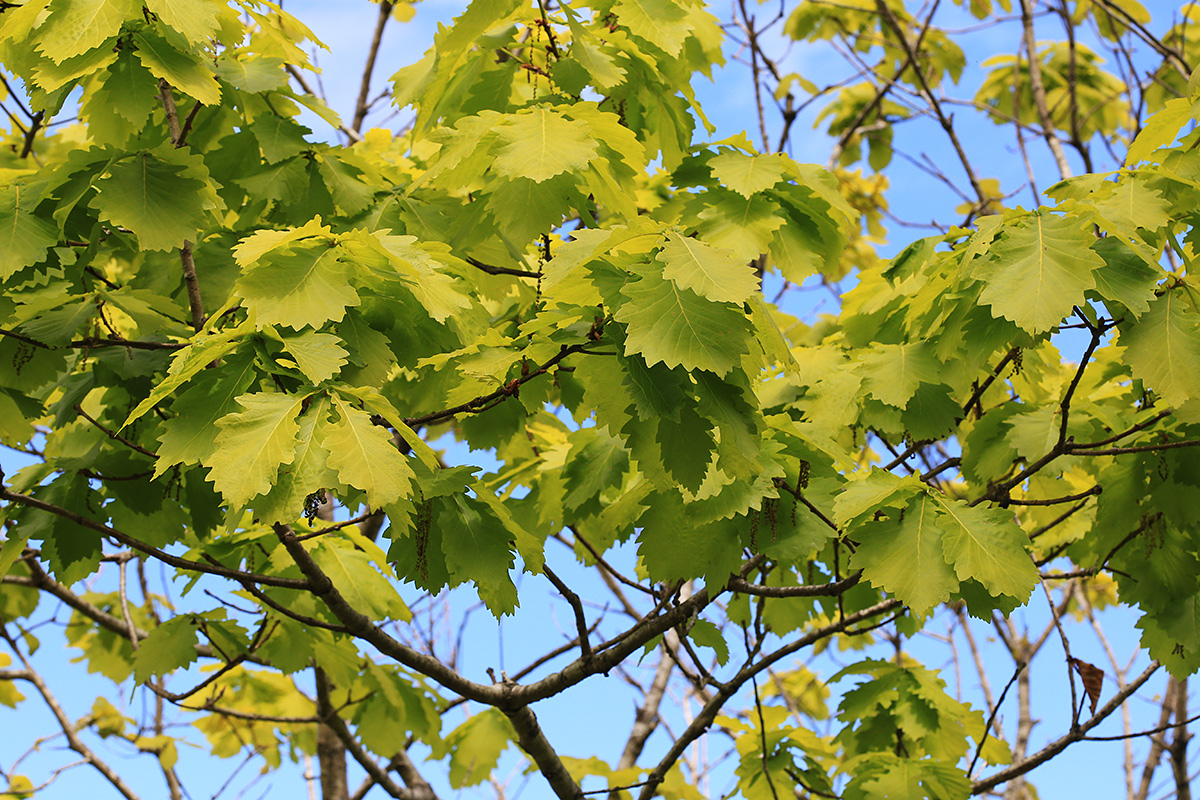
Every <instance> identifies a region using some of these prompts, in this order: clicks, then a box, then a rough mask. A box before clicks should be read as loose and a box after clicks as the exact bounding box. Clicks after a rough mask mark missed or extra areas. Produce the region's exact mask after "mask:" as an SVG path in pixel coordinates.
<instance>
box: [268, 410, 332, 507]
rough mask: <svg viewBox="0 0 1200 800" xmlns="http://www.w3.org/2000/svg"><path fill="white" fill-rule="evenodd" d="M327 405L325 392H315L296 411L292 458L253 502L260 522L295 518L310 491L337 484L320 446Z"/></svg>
mask: <svg viewBox="0 0 1200 800" xmlns="http://www.w3.org/2000/svg"><path fill="white" fill-rule="evenodd" d="M331 405H332V404H331V402H330V400H329V397H328V396H326V395H318V396H316V397H312V398H310V402H309V404H308V407H307V408H305V409H304V413H302V414H301V415H300V420H299V424H300V428H299V430H298V431H297V433H296V452H295V454H294V455H293V457H292V460H291V461H290V462H289V463H288V465H287V466H286V467H284V468H282V469H280V470H279V477H278V479H277V480H276V481H275V485H274V486H272V487H271V490H270V492H268V493H267V494H266V495H265V496H260V497H257V498H255V499H254V502H253V506H254V513H255V514H256V515H257V516H258V518H259V519H260V520H261V521H262V522H263V523H264V524H267V525H269V524H273V523H275V522H284V523H288V524H290V523H293V522H295V521H296V520H297V519H299V517H300V515H301V514H302V513H303V512H304V511H305V504H306V502H307V501H308V498H309V497H310V496H311V495H313V494H314V493H315V492H318V491H320V490H322V489H331V488H333V487H335V486H338V485H339V480H338V475H337V473H336V472H335V471H334V470H333V469H332V468H330V466H329V464H328V459H329V452H328V451H327V450H326V449H325V448H324V446H323V442H324V439H325V437H326V436H327V435H328V433H329V429H330V427H331V425H332V423H331V422H330V419H329V412H330V408H331Z"/></svg>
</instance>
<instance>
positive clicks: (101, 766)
mask: <svg viewBox="0 0 1200 800" xmlns="http://www.w3.org/2000/svg"><path fill="white" fill-rule="evenodd" d="M0 637H3V638H4V640H5V641H6V642H8V646H9V648H10V649H12V651H13V653H14V654H15V655H16V656H17V658H19V659H20V660H21V663H22V664H23V665H24V666H25V669H24V672H25V674H24V675H22V676H21V677H22V678H23V679H24V680H26V681H28V682H29V683H31V684H33V687H34V688H35V689H37V692H38V694H40V695H41V696H42V700H43V701H45V703H46V706H47V707H48V708H49V709H50V713H51V714H53V715H54V719H55V720H56V721H57V722H58V727H59V728H61V729H62V732H63V735H64V736H66V737H67V745H68V746H69V747H70V748H71V749H72V750H74V751H75V752H76V753H78V754H79V755H80V756H81V757H82V758H83V759H84V761H86V762H87V763H88V764H91V765H92V767H93V768H95V770H96V771H97V772H99V773H100V774H101V775H103V776H104V778H105V780H107V781H108V782H109V783H111V784H112V786H113V788H114V789H116V790H117V791H118V792H120V793H121V796H122V797H124V798H125V800H140V798H139V797H138V796H137V795H136V794H135V793H134V791H133V789H131V788H129V785H128V784H126V783H125V781H123V780H121V776H120V775H118V774H117V772H116V770H114V769H113V768H112V767H110V766H109V765H108V764H107V763H105V762H104V761H103V760H101V759H100V757H99V756H97V755H96V754H95V753H94V752H93V751H92V749H91V748H90V747H88V746H87V744H85V743H84V741H83V740H82V739H80V738H79V732H78V731H77V730H76V729H75V725H74V723H72V722H71V720H70V718H69V717H68V716H67V714H66V712H65V711H63V708H62V706H60V705H59V704H58V700H56V699H55V697H54V695H53V694H51V693H50V689H49V687H47V686H46V682H45V681H43V680H42V676H41V675H39V674H38V673H37V670H35V669H34V668H33V666H32V665H31V664H30V663H29V660H28V659H26V658H25V654H24V653H22V652H21V650H20V648H19V647H17V643H16V642H15V641H13V639H12V637H11V636H10V635H9V633H8V627H7V626H0Z"/></svg>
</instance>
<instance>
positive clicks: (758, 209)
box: [697, 189, 786, 264]
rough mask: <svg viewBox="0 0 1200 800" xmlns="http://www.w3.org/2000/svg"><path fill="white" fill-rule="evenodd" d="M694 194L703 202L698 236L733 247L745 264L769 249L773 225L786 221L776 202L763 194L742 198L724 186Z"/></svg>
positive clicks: (728, 247)
mask: <svg viewBox="0 0 1200 800" xmlns="http://www.w3.org/2000/svg"><path fill="white" fill-rule="evenodd" d="M698 198H699V202H702V203H703V205H704V207H703V209H702V210H699V213H698V214H697V216H698V217H699V218H700V220H701V222H700V225H699V230H700V237H701V238H702V239H704V240H705V241H706V242H708V243H709V244H712V245H715V246H717V247H721V248H724V249H726V250H731V251H733V254H734V256H736V257H737V258H739V259H741V260H743V261H745V262H746V263H747V264H748V263H750V262H751V261H753V260H754V259H756V258H758V257H759V256H760V255H762V254H763V253H766V252H767V251H768V250H770V248H771V244H772V243H773V242H774V241H775V231H776V229H778V228H780V227H781V226H783V225H784V223H785V222H786V219H785V218H784V216H783V214H782V213H781V212H782V210H783V209H782V208H781V207H780V205H779V203H777V202H776V201H774V200H772V199H769V198H768V197H767V196H766V195H761V194H758V195H754V196H753V197H749V198H746V197H742V196H740V195H737V194H734V193H733V192H730V191H727V190H724V189H711V190H709V191H708V192H706V193H705V194H704V195H699V196H698Z"/></svg>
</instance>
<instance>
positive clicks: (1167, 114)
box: [1125, 97, 1197, 166]
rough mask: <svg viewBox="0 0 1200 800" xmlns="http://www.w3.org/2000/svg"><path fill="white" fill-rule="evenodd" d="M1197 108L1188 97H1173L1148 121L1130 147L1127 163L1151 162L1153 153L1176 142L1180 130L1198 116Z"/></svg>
mask: <svg viewBox="0 0 1200 800" xmlns="http://www.w3.org/2000/svg"><path fill="white" fill-rule="evenodd" d="M1196 106H1197V103H1196V102H1195V101H1193V100H1191V99H1189V98H1186V97H1173V98H1171V99H1170V100H1168V101H1167V102H1166V103H1164V104H1163V107H1162V108H1161V109H1159V110H1158V112H1156V113H1155V114H1153V115H1151V117H1150V119H1148V120H1146V124H1145V125H1143V126H1142V129H1141V130H1140V131H1139V132H1138V135H1137V138H1136V139H1134V140H1133V144H1131V145H1129V150H1128V151H1127V152H1126V154H1125V163H1126V164H1128V165H1129V166H1133V165H1135V164H1137V163H1138V162H1139V161H1149V160H1150V154H1151V153H1152V152H1153V151H1155V150H1157V149H1158V148H1160V147H1166V146H1167V145H1169V144H1171V143H1172V142H1174V141H1175V139H1176V137H1178V136H1179V131H1180V129H1181V128H1182V127H1183V126H1184V125H1186V124H1188V123H1189V122H1191V120H1192V119H1193V117H1194V116H1195V115H1196Z"/></svg>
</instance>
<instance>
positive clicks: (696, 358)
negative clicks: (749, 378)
mask: <svg viewBox="0 0 1200 800" xmlns="http://www.w3.org/2000/svg"><path fill="white" fill-rule="evenodd" d="M621 294H622V295H624V296H625V297H626V298H628V302H626V303H625V304H624V305H622V306H621V308H620V309H619V310H618V311H617V313H616V314H614V315H613V317H614V318H615V319H616V320H617V321H618V322H622V323H625V325H626V326H627V327H626V339H625V353H626V354H629V353H640V354H641V355H642V356H643V357H645V359H646V363H647V364H649V365H651V366H653V365H654V364H657V363H658V362H660V361H661V362H662V363H664V364H666V365H667V366H668V367H674V366H677V365H682V366H683V367H684V368H685V369H705V370H709V371H711V372H715V373H717V374H718V375H724V374H726V373H728V372H729V371H730V370H731V369H733V367H734V365H735V364H737V363H738V360H739V359H740V357H741V355H742V354H743V353H745V352H747V351H748V349H749V348H748V341H747V340H748V339H749V336H750V325H749V323H748V321H747V319H746V315H745V314H744V313H742V312H741V311H740V310H737V309H735V308H734V307H733V306H731V305H728V304H725V303H713V302H710V301H709V300H706V299H705V298H703V297H701V296H700V295H698V294H696V293H695V292H693V291H691V290H690V289H681V288H679V287H678V286H677V285H676V284H675V283H674V282H673V281H667V280H661V279H659V278H657V277H654V276H647V277H643V278H642V279H641V280H639V281H637V282H635V283H629V284H626V285H625V286H624V287H622V288H621Z"/></svg>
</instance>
